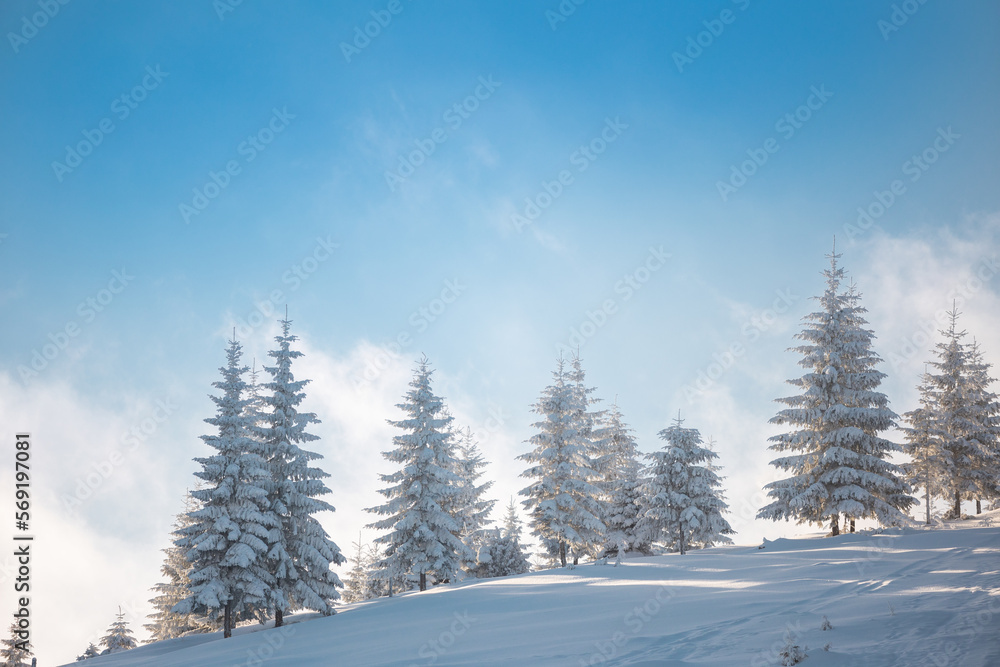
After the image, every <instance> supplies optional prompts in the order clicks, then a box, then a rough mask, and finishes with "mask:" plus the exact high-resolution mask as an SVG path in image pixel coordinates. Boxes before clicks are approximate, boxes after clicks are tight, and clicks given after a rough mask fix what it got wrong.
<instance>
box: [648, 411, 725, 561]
mask: <svg viewBox="0 0 1000 667" xmlns="http://www.w3.org/2000/svg"><path fill="white" fill-rule="evenodd" d="M683 423H684V422H683V420H682V419H681V418H680V417H679V416H678V417H677V419H676V420H675V421H674V424H673V425H672V426H670V427H669V428H666V429H663V430H662V431H660V437H661V438H662V439H663V440H665V441H666V443H667V444H665V445H664V446H663V449H662V450H660V451H656V452H652V453H650V454H646V458H647V459H649V460H650V461H651V463H650V469H649V479H648V480H647V482H646V485H645V489H644V491H645V499H646V500H645V507H644V512H643V515H642V518H641V520H640V525H639V531H640V533H641V534H642V535H643V538H644V539H645V540H648V541H649V542H650V543H652V542H663V543H664V544H665V545H666V546H667V548H668V549H670V550H671V551H677V552H679V553H680V554H681V555H684V554H685V553H686V552H687V551H688V549H692V548H705V547H710V546H713V545H715V544H728V543H731V542H732V540H731V539H730V538H729V537H728V536H729V535H732V534H733V529H732V527H730V525H729V522H728V521H726V519H725V517H723V512H725V511H726V509H727V507H728V506H727V505H726V503H725V501H724V500H723V497H722V490H721V487H722V480H721V479H720V477H719V476H718V475H717V474H716V472H715V467H714V465H713V464H712V462H713V460H714V459H716V458H717V457H718V455H717V454H716V453H715V452H713V451H712V450H710V449H708V448H707V447H703V446H702V439H701V434H700V433H699V432H698V430H697V429H692V428H684V427H683Z"/></svg>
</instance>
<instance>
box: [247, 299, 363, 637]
mask: <svg viewBox="0 0 1000 667" xmlns="http://www.w3.org/2000/svg"><path fill="white" fill-rule="evenodd" d="M279 323H280V325H281V334H280V335H278V336H276V337H275V339H274V340H275V342H276V343H277V344H278V349H276V350H272V351H270V352H268V356H270V357H271V358H272V359H274V366H265V367H264V370H265V371H266V372H267V373H268V374H269V375H270V376H271V380H270V381H269V382H266V383H264V384H263V385H262V389H263V390H264V395H263V396H262V397H261V401H262V404H263V406H264V413H263V414H261V415H260V419H261V421H263V424H264V425H263V426H262V427H260V428H258V429H257V437H258V440H259V441H260V443H261V445H262V447H263V451H264V456H265V459H266V462H267V468H268V471H269V473H270V480H269V482H268V483H267V484H266V489H267V498H268V501H269V503H270V508H271V511H272V512H273V513H274V514H275V515H276V516H277V520H278V525H277V526H276V527H274V528H272V529H271V530H270V532H269V533H268V538H267V540H268V551H267V558H268V561H269V569H270V572H271V574H272V576H273V577H274V584H273V587H272V596H271V603H272V605H273V607H274V625H275V627H280V626H281V625H282V624H283V623H284V614H285V612H286V611H290V610H294V609H299V608H304V609H312V610H315V611H318V612H320V613H321V614H325V615H330V614H333V613H334V608H333V602H334V601H335V600H337V599H338V598H339V597H340V593H339V592H338V590H337V589H339V588H343V586H344V585H343V583H341V581H340V578H339V577H338V576H337V574H336V573H335V572H334V571H333V570H331V569H330V568H331V566H333V565H340V564H342V563H344V562H346V560H347V559H346V558H345V557H344V556H343V554H341V553H340V548H339V547H338V546H337V545H336V544H335V543H334V542H333V540H331V539H330V536H329V535H328V534H327V533H326V531H325V530H324V529H323V526H322V525H320V523H319V521H318V520H317V519H316V517H315V516H313V515H314V514H317V513H319V512H333V511H334V508H333V506H332V505H331V504H330V503H328V502H326V501H324V500H321V499H320V498H319V497H320V496H323V495H326V494H328V493H330V489H329V488H327V486H326V484H325V483H324V482H323V480H324V479H326V478H327V477H329V476H330V475H329V473H326V472H324V471H323V470H321V469H320V468H318V467H314V466H312V465H310V464H311V463H312V462H313V461H316V460H318V459H321V458H323V457H322V456H321V455H320V454H317V453H315V452H313V451H310V450H307V449H305V448H304V447H303V446H302V445H304V444H306V443H309V442H315V441H316V440H319V437H318V436H316V435H313V434H312V433H309V432H308V431H307V430H306V429H307V428H308V427H309V425H310V424H318V423H319V419H317V418H316V415H315V414H313V413H311V412H299V406H300V405H301V404H302V401H303V399H304V398H305V392H303V391H302V390H303V388H304V387H305V386H306V385H307V384H308V383H309V380H296V379H295V376H294V375H293V374H292V361H293V360H294V359H298V358H299V357H301V356H303V354H302V352H300V351H298V350H292V349H291V346H292V343H294V342H295V341H297V340H298V337H297V336H294V335H292V334H291V333H289V331H290V329H291V324H292V323H291V321H290V320H289V319H288V316H287V313H286V315H285V319H283V320H280V322H279Z"/></svg>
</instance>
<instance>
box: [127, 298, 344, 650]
mask: <svg viewBox="0 0 1000 667" xmlns="http://www.w3.org/2000/svg"><path fill="white" fill-rule="evenodd" d="M280 324H281V334H280V335H279V336H277V337H276V338H275V341H276V343H277V349H275V350H272V351H270V352H269V353H268V355H269V356H270V357H271V358H272V359H273V361H274V365H273V366H265V367H264V370H265V372H267V373H268V375H269V376H270V381H268V382H264V383H260V384H259V383H258V382H257V373H256V370H255V371H254V372H253V373H252V374H251V375H250V382H249V383H248V382H247V381H246V379H245V377H246V376H247V374H248V371H249V368H248V367H247V366H246V365H244V364H243V363H242V362H241V360H242V354H243V351H242V346H241V345H240V343H239V342H238V341H236V340H235V336H234V339H233V340H231V341H229V347H228V349H227V350H226V358H227V364H226V365H225V366H224V367H222V368H221V369H220V371H221V374H222V378H221V380H219V381H217V382H215V383H213V386H214V387H215V388H216V389H218V390H219V391H220V392H221V396H214V395H213V396H211V399H212V401H213V402H214V403H215V405H216V414H215V416H214V417H210V418H208V419H206V420H205V421H206V422H207V423H208V424H210V425H212V426H214V427H215V428H216V430H217V433H216V434H213V435H206V436H202V440H203V441H204V442H205V444H206V445H208V446H209V447H210V448H211V449H212V450H214V453H213V454H212V455H210V456H207V457H204V458H197V459H195V461H196V462H197V463H198V464H200V466H201V469H200V470H199V471H198V472H196V473H195V474H196V475H197V477H198V478H199V479H200V480H201V488H198V489H197V490H195V491H192V492H191V494H190V495H191V497H192V500H191V503H190V505H189V507H188V508H187V511H185V513H184V514H182V515H181V516H180V517H179V518H178V522H177V525H176V527H175V531H174V535H175V537H176V540H175V541H174V544H173V546H172V547H171V548H169V549H167V550H166V559H165V561H164V565H163V574H164V575H165V576H166V578H167V581H166V582H164V583H162V584H160V585H158V586H157V587H156V588H155V589H154V590H155V591H156V592H157V593H158V594H159V595H158V596H157V597H156V598H154V599H153V600H151V602H152V603H153V605H154V607H155V609H156V611H155V612H154V614H153V615H152V616H151V617H150V621H151V622H150V623H149V624H148V625H146V628H147V629H148V630H149V631H150V634H151V637H152V640H153V641H155V640H158V639H168V638H171V637H177V636H180V635H182V634H184V633H187V632H207V631H211V630H214V629H217V628H218V627H220V626H221V628H222V630H223V635H224V636H225V637H230V636H231V635H232V629H233V627H234V626H235V624H236V623H237V622H238V621H242V620H250V619H257V620H259V621H264V620H265V619H267V618H270V617H272V616H273V618H274V622H275V626H276V627H277V626H281V625H282V623H283V615H284V614H285V613H286V612H288V611H291V610H294V609H301V608H304V609H312V610H315V611H319V612H321V613H323V614H333V613H334V607H333V603H334V601H335V600H337V599H338V598H339V597H340V593H339V591H338V589H339V588H342V587H343V584H342V583H341V582H340V579H339V578H338V577H337V575H336V573H334V572H333V570H332V569H331V567H332V566H333V565H339V564H341V563H344V562H345V560H346V559H345V558H344V556H343V555H342V554H341V553H340V549H339V548H338V547H337V545H336V544H335V543H334V542H333V541H332V540H330V538H329V536H328V535H327V533H326V531H324V530H323V528H322V526H321V525H320V523H319V522H318V521H317V520H316V518H315V517H314V516H313V515H314V514H316V513H318V512H322V511H333V509H334V508H333V507H332V506H331V505H330V504H329V503H327V502H325V501H323V500H322V499H321V498H320V497H321V496H323V495H326V494H328V493H329V492H330V490H329V489H328V488H327V487H326V485H325V483H324V482H323V480H324V479H325V478H327V477H329V475H328V474H327V473H326V472H324V471H322V470H321V469H319V468H318V467H315V466H314V465H313V462H314V461H315V460H317V459H319V458H321V456H320V455H319V454H317V453H315V452H312V451H310V450H308V449H306V447H305V446H306V445H307V444H308V443H310V442H313V441H315V440H317V439H318V438H317V436H315V435H313V434H312V433H309V431H308V430H307V429H308V427H309V425H310V424H315V423H318V421H319V420H318V419H317V418H316V415H314V414H312V413H306V412H301V411H300V410H299V406H300V404H301V403H302V400H303V398H304V396H305V395H304V392H303V388H304V387H305V386H306V384H307V383H308V382H309V381H308V380H296V379H295V376H294V375H293V373H292V369H291V366H292V362H293V360H295V359H297V358H299V357H301V356H302V353H301V352H299V351H297V350H293V349H292V344H293V343H294V342H295V341H296V340H297V337H296V336H294V335H292V334H291V333H290V326H291V322H290V321H289V320H288V319H287V317H286V318H285V319H284V320H281V321H280Z"/></svg>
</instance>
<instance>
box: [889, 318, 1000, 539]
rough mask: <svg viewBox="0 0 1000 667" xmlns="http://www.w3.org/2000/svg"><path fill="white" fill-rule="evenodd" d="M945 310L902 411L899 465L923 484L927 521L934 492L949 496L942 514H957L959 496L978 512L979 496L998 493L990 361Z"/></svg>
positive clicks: (997, 413) (997, 409) (996, 412)
mask: <svg viewBox="0 0 1000 667" xmlns="http://www.w3.org/2000/svg"><path fill="white" fill-rule="evenodd" d="M948 315H949V320H950V322H949V326H948V328H947V329H946V330H943V331H941V334H942V336H943V338H944V340H943V341H941V342H940V343H938V344H937V345H936V347H935V349H934V352H935V355H936V357H937V358H936V359H935V360H934V361H931V362H929V366H930V367H931V368H932V369H933V371H925V372H924V374H923V377H922V378H921V382H920V385H919V391H920V405H919V407H917V408H916V409H915V410H912V411H910V412H907V413H906V414H905V415H903V416H904V418H905V419H906V422H907V426H906V427H905V428H903V432H904V433H905V435H906V443H905V445H904V447H903V449H904V451H905V452H906V453H907V454H909V455H910V462H909V463H907V464H906V465H904V466H903V468H904V470H905V472H906V477H907V479H908V480H909V482H910V483H911V484H912V485H913V486H914V487H923V489H924V512H925V520H926V522H927V523H928V524H929V523H930V522H931V504H932V502H933V500H934V499H935V498H942V499H945V500H948V501H950V509H949V510H948V512H947V514H946V515H945V517H946V518H952V519H957V518H960V517H961V516H962V500H963V499H967V500H973V499H974V500H975V501H976V513H977V514H979V513H980V512H982V501H983V500H995V499H996V498H997V497H998V496H1000V473H998V471H1000V401H998V400H997V395H996V394H994V393H993V392H992V391H990V386H991V385H992V383H993V378H992V377H990V374H989V370H990V364H988V363H986V362H985V361H984V360H983V354H982V349H981V348H980V346H979V344H978V343H977V342H976V341H975V340H973V342H971V343H966V342H963V338H964V337H965V335H966V332H965V331H960V330H959V329H958V316H959V312H958V310H957V308H953V309H952V310H951V311H950V312H949V313H948Z"/></svg>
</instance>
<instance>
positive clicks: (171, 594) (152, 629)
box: [143, 493, 219, 643]
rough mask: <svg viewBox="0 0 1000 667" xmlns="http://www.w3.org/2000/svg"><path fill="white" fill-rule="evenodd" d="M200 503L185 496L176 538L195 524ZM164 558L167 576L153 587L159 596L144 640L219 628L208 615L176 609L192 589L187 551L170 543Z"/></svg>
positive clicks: (163, 571)
mask: <svg viewBox="0 0 1000 667" xmlns="http://www.w3.org/2000/svg"><path fill="white" fill-rule="evenodd" d="M199 508H200V505H199V503H198V501H197V500H195V498H194V497H193V496H191V494H190V493H189V494H188V495H187V496H186V497H185V509H184V512H182V513H181V514H178V515H177V520H176V521H175V523H174V530H173V531H172V534H173V535H174V538H175V539H177V538H179V537H181V535H180V534H179V531H180V530H181V529H183V528H186V527H188V526H190V525H192V524H193V523H194V520H193V519H192V518H191V517H190V513H191V512H194V511H196V510H198V509H199ZM163 553H164V554H165V557H164V559H163V565H161V566H160V572H161V573H163V576H164V577H165V578H166V580H165V581H163V582H160V583H159V584H156V585H155V586H154V587H153V588H152V590H153V592H154V593H156V594H157V595H156V597H154V598H153V599H152V600H150V601H149V602H150V604H152V605H153V609H154V611H153V613H151V614H150V615H149V616H148V618H149V621H150V622H149V623H146V624H145V625H144V626H143V627H144V628H146V630H148V631H149V639H147V640H145V643H152V642H157V641H161V640H163V639H173V638H174V637H180V636H181V635H183V634H184V633H186V632H212V631H214V630H218V629H219V628H218V627H216V625H217V624H215V623H212V622H211V621H209V620H208V618H207V617H205V616H199V615H196V614H193V613H186V614H180V613H177V612H175V611H174V607H176V606H177V604H178V603H180V602H181V601H183V600H184V599H185V598H187V597H188V595H189V594H190V593H189V590H190V588H191V578H190V576H189V573H190V572H191V562H190V561H189V560H188V559H187V556H186V553H187V552H186V550H185V549H182V548H181V547H178V546H177V545H176V544H171V546H169V547H167V548H166V549H164V550H163Z"/></svg>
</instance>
